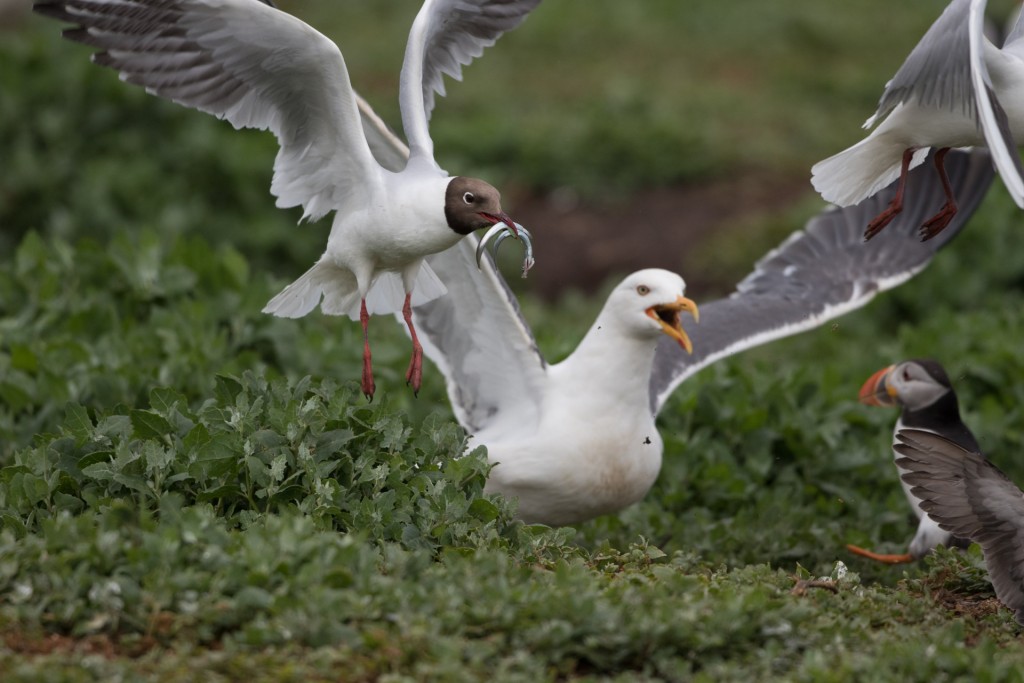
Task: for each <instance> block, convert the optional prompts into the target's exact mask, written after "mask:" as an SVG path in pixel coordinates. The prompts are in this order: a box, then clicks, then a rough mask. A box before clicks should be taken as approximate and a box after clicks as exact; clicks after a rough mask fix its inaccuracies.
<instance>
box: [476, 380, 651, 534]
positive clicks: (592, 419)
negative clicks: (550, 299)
mask: <svg viewBox="0 0 1024 683" xmlns="http://www.w3.org/2000/svg"><path fill="white" fill-rule="evenodd" d="M559 369H560V368H559V366H555V367H553V368H551V371H552V372H553V373H554V375H555V376H554V377H553V378H552V379H553V382H552V385H553V388H552V391H551V392H550V393H549V395H548V396H547V397H546V398H545V401H544V403H543V410H542V412H543V417H542V418H541V422H540V425H539V427H538V429H537V430H536V431H535V433H534V434H533V435H532V437H525V438H524V435H523V434H522V433H520V434H519V435H518V436H515V437H511V438H505V439H489V435H488V434H487V433H486V432H481V433H480V434H479V435H478V436H477V440H478V441H479V442H480V443H483V444H486V445H487V447H488V459H489V460H490V461H491V462H493V463H497V465H496V466H495V467H494V469H493V470H491V475H490V478H489V480H488V483H487V487H486V490H487V492H489V493H502V494H503V495H506V496H509V497H517V498H518V499H519V515H520V517H522V518H523V520H524V521H527V522H540V523H544V524H551V525H563V524H573V523H576V522H580V521H583V520H587V519H591V518H593V517H597V516H599V515H603V514H609V513H612V512H617V511H619V510H621V509H623V508H625V507H627V506H629V505H631V504H633V503H635V502H637V501H638V500H640V499H641V498H643V497H644V495H646V493H647V492H648V491H649V490H650V488H651V485H652V484H653V483H654V481H655V479H657V477H658V472H659V471H660V469H661V455H662V440H661V436H660V435H659V434H658V431H657V429H656V428H655V425H654V418H653V417H652V416H651V415H650V413H649V411H647V410H646V409H640V410H637V409H635V407H636V406H637V405H639V406H646V402H645V401H646V395H645V394H644V395H643V396H642V397H639V398H640V400H637V399H638V397H633V400H630V396H629V394H630V393H635V392H630V391H628V390H626V391H623V390H622V389H621V388H620V390H619V391H607V390H605V391H587V390H585V389H583V388H582V387H580V386H579V385H578V384H577V383H574V382H560V381H559V379H560V378H559V376H558V371H559Z"/></svg>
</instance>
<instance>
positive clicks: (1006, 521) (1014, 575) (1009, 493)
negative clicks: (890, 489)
mask: <svg viewBox="0 0 1024 683" xmlns="http://www.w3.org/2000/svg"><path fill="white" fill-rule="evenodd" d="M893 448H894V449H895V450H896V452H898V453H899V454H900V455H901V456H902V457H900V458H898V459H897V460H896V465H897V466H898V467H900V468H902V469H904V470H906V473H905V474H903V475H902V476H903V481H905V482H907V483H908V484H910V485H911V487H912V488H911V490H910V491H911V493H912V494H913V495H914V496H916V497H917V498H918V499H919V500H920V501H921V508H922V509H923V510H925V512H927V513H928V516H929V517H931V518H932V519H933V520H935V522H936V523H938V525H939V526H940V527H942V528H943V529H945V530H947V531H949V532H951V533H953V534H956V535H957V536H962V537H964V538H969V539H971V540H972V541H974V542H975V543H977V544H978V545H980V546H981V550H982V552H983V553H984V555H985V565H986V566H987V567H988V573H989V577H990V578H991V580H992V586H993V587H994V588H995V591H996V596H997V597H998V598H999V600H1000V601H1001V602H1002V603H1003V604H1004V605H1006V606H1007V607H1009V608H1010V609H1012V610H1014V611H1015V613H1016V617H1017V621H1018V622H1020V623H1022V624H1024V493H1022V492H1021V490H1020V489H1019V488H1017V486H1016V485H1015V484H1014V483H1013V482H1012V481H1010V480H1009V479H1008V478H1007V477H1006V475H1005V474H1003V473H1002V472H1001V471H999V469H998V468H997V467H996V466H995V465H993V464H992V463H991V462H989V461H988V460H986V459H985V458H984V457H983V456H982V455H980V454H978V453H972V452H970V451H967V450H964V449H963V448H961V447H960V446H958V445H956V444H955V443H953V442H952V441H949V440H948V439H945V438H943V437H941V436H938V435H937V434H932V433H931V432H925V431H921V430H918V429H901V430H900V431H899V432H897V433H896V444H894V446H893Z"/></svg>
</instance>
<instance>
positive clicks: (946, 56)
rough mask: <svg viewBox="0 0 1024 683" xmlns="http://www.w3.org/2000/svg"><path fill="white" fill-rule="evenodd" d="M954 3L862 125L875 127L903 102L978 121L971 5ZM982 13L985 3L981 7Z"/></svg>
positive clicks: (958, 0)
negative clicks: (943, 110)
mask: <svg viewBox="0 0 1024 683" xmlns="http://www.w3.org/2000/svg"><path fill="white" fill-rule="evenodd" d="M975 1H977V0H953V2H951V3H949V5H948V6H947V7H946V9H945V11H943V13H942V15H941V16H939V18H938V19H937V20H936V21H935V23H934V24H932V26H931V28H929V29H928V31H927V32H926V33H925V34H924V37H922V38H921V41H920V42H919V43H918V44H917V45H916V46H915V47H914V49H913V50H912V51H911V52H910V55H909V56H908V57H907V59H906V61H905V62H903V65H902V66H901V67H900V68H899V70H898V71H897V72H896V75H895V76H893V77H892V80H890V81H889V83H888V84H887V85H886V87H885V92H883V93H882V97H881V99H880V100H879V102H878V110H877V111H876V112H875V115H874V116H872V117H871V118H870V119H868V122H867V123H865V124H864V126H865V127H866V128H868V127H871V126H872V125H874V123H875V122H876V121H880V120H881V119H882V118H884V117H885V116H886V115H888V114H889V113H890V112H891V111H892V110H893V109H895V108H896V106H897V105H899V104H900V103H902V102H908V101H916V102H918V103H919V104H922V105H924V106H931V107H941V108H947V109H960V110H961V112H962V113H963V114H964V115H966V116H969V117H971V118H977V108H976V106H975V103H974V87H973V86H972V84H971V61H970V50H971V36H970V31H969V30H968V17H969V16H970V12H971V5H972V2H975ZM981 4H982V7H981V12H982V13H984V2H982V3H981Z"/></svg>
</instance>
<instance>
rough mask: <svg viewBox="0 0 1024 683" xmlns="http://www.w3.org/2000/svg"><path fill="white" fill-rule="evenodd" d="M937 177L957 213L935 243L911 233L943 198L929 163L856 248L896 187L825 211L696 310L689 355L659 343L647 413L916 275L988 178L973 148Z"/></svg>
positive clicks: (949, 159) (955, 154)
mask: <svg viewBox="0 0 1024 683" xmlns="http://www.w3.org/2000/svg"><path fill="white" fill-rule="evenodd" d="M946 170H947V171H948V174H949V179H950V182H951V184H952V187H953V191H954V193H955V195H956V197H957V203H958V206H959V210H958V211H957V214H956V216H955V218H954V219H953V222H952V223H950V225H949V227H948V228H946V229H945V230H944V231H943V232H942V233H940V234H939V236H938V237H936V238H935V239H933V240H930V241H928V242H921V240H920V237H919V236H918V232H917V231H918V228H919V227H920V225H921V223H922V222H923V221H924V220H925V219H927V218H928V217H929V216H931V215H932V214H933V213H934V212H935V207H937V206H940V205H941V204H942V202H943V201H944V194H943V191H942V186H941V184H940V182H939V179H938V176H937V174H936V173H935V171H934V169H933V168H932V164H930V163H929V164H921V165H920V166H919V167H918V168H916V169H914V170H913V171H911V173H910V177H909V178H908V180H907V185H908V186H907V192H906V195H905V196H906V203H905V204H904V207H903V212H902V213H900V214H899V215H898V216H897V217H896V219H895V220H894V221H893V222H892V223H891V224H890V225H889V227H888V228H887V229H886V230H884V231H883V232H881V233H879V234H878V235H876V236H875V238H874V239H872V240H870V241H867V242H865V241H864V225H865V224H866V223H867V222H868V221H869V220H870V219H871V218H872V217H873V216H875V215H877V214H878V212H879V211H881V210H882V209H884V208H885V207H886V206H887V205H888V203H889V201H890V200H891V199H892V197H893V195H894V193H895V186H890V187H888V188H886V189H885V190H882V191H881V192H878V193H877V194H875V195H874V196H872V197H869V198H868V199H865V200H864V201H862V202H861V203H860V204H857V205H855V206H848V207H845V208H836V207H830V208H827V209H825V210H824V211H822V212H821V213H820V214H818V215H817V216H815V217H814V218H812V219H811V220H810V221H809V222H808V223H807V225H806V226H805V227H804V229H803V230H799V231H797V232H795V233H793V234H792V235H790V236H789V238H788V239H786V240H785V241H784V242H783V243H782V244H781V245H779V246H778V247H776V248H775V249H773V250H772V251H770V252H768V254H766V255H765V256H764V257H763V258H762V259H761V260H760V261H758V263H757V265H756V266H755V267H754V271H753V272H752V273H751V274H750V275H748V276H747V277H746V278H745V279H744V280H743V281H742V282H740V283H739V285H738V286H737V288H736V292H734V293H733V294H732V295H731V296H729V297H728V298H726V299H720V300H718V301H713V302H711V303H708V304H701V307H700V324H699V325H695V326H693V328H692V331H690V338H691V340H692V341H693V354H692V355H690V354H686V353H684V352H683V351H682V349H680V348H679V345H678V344H675V343H673V342H672V340H669V339H664V340H662V341H660V342H659V344H658V350H657V353H656V355H655V359H654V369H653V371H652V374H651V384H650V387H651V409H652V410H653V411H654V412H655V413H657V412H659V411H660V410H661V408H662V406H663V405H664V404H665V401H666V400H667V399H668V397H669V396H670V395H671V394H672V392H673V391H674V390H675V388H676V387H677V386H679V384H680V383H681V382H683V380H685V379H686V378H687V377H689V376H691V375H693V374H694V373H696V372H697V371H698V370H700V369H701V368H703V367H705V366H707V365H709V364H711V363H714V362H715V361H717V360H719V359H721V358H725V357H726V356H730V355H732V354H734V353H738V352H740V351H743V350H745V349H749V348H751V347H754V346H759V345H761V344H764V343H766V342H769V341H772V340H774V339H779V338H781V337H787V336H789V335H792V334H797V333H798V332H803V331H805V330H809V329H813V328H815V327H818V326H819V325H821V324H823V323H825V322H826V321H827V320H831V319H832V318H835V317H838V316H840V315H843V314H844V313H847V312H849V311H852V310H855V309H857V308H860V307H861V306H864V305H865V304H866V303H868V302H869V301H870V300H871V299H872V298H873V297H874V296H875V295H876V294H878V293H879V292H882V291H885V290H887V289H890V288H892V287H895V286H896V285H899V284H901V283H902V282H904V281H906V280H907V279H909V278H911V277H913V276H914V275H915V274H917V273H918V272H919V271H921V270H922V269H923V268H924V267H925V266H926V265H928V262H929V261H930V260H931V258H932V256H933V255H934V254H935V252H936V251H938V250H939V249H940V248H941V247H942V246H943V245H944V244H946V243H947V242H949V240H950V239H952V238H953V237H954V236H955V235H956V234H957V233H958V232H959V231H960V230H961V229H963V227H964V225H965V224H966V223H967V221H968V219H969V218H970V217H971V215H972V214H973V213H974V210H975V209H976V208H977V207H978V205H979V204H980V203H981V200H982V198H983V197H984V196H985V193H986V192H987V191H988V188H989V185H991V183H992V178H993V177H994V171H993V170H992V164H991V161H990V156H989V153H988V151H987V150H985V149H982V148H978V149H974V150H971V151H963V150H953V151H951V152H950V153H949V154H948V155H947V156H946Z"/></svg>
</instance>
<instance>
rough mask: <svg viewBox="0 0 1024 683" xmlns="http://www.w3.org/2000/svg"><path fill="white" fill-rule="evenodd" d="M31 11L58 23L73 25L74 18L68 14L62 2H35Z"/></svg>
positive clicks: (38, 0)
mask: <svg viewBox="0 0 1024 683" xmlns="http://www.w3.org/2000/svg"><path fill="white" fill-rule="evenodd" d="M32 11H33V12H35V13H36V14H42V15H43V16H44V17H50V18H51V19H57V20H58V21H66V22H68V23H69V24H73V23H75V19H74V17H72V16H71V15H70V14H69V13H68V11H67V5H66V4H65V3H64V2H63V1H62V0H37V1H36V2H34V3H32Z"/></svg>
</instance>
